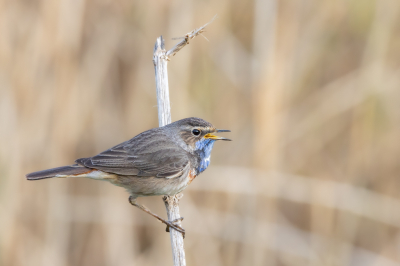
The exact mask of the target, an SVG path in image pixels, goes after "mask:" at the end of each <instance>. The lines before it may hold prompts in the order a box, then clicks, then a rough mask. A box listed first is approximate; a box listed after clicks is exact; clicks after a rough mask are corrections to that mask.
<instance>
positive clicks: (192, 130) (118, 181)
mask: <svg viewBox="0 0 400 266" xmlns="http://www.w3.org/2000/svg"><path fill="white" fill-rule="evenodd" d="M219 132H230V130H223V129H216V128H215V127H214V126H213V125H212V124H211V123H209V122H207V121H205V120H203V119H201V118H197V117H189V118H185V119H181V120H178V121H176V122H173V123H170V124H168V125H165V126H162V127H157V128H153V129H150V130H147V131H144V132H142V133H140V134H139V135H137V136H135V137H133V138H132V139H130V140H128V141H125V142H122V143H120V144H118V145H116V146H114V147H112V148H110V149H108V150H105V151H103V152H101V153H99V154H97V155H95V156H93V157H88V158H80V159H77V160H76V161H75V164H72V165H68V166H61V167H57V168H52V169H47V170H42V171H38V172H33V173H30V174H27V175H26V178H27V179H28V180H41V179H47V178H69V177H84V178H90V179H95V180H102V181H108V182H110V183H111V184H113V185H116V186H119V187H123V188H125V189H126V190H127V191H128V193H129V202H130V204H132V205H133V206H135V207H138V208H139V209H141V210H142V211H144V212H146V213H148V214H150V215H152V216H153V217H155V218H156V219H158V220H159V221H161V222H162V223H164V224H166V226H167V228H166V230H167V232H169V228H173V229H175V230H177V231H179V232H181V233H182V234H183V236H185V230H184V229H183V228H182V227H181V226H179V225H178V224H177V221H178V220H182V219H183V217H181V218H179V219H176V220H174V221H166V220H164V219H162V218H161V217H160V216H158V215H157V214H155V213H153V212H152V211H150V210H149V209H148V208H147V207H145V206H144V205H141V204H140V203H138V202H137V198H139V197H146V196H157V195H166V196H172V195H176V194H178V193H180V192H182V191H183V190H184V189H185V188H186V187H187V186H188V185H189V184H190V183H191V182H192V181H193V180H194V179H195V178H196V177H197V176H198V175H199V174H201V173H202V172H204V171H205V170H206V169H207V168H208V166H209V165H210V157H211V150H212V149H213V146H214V143H215V142H216V141H218V140H223V141H230V139H227V138H224V137H219V136H217V135H215V133H219Z"/></svg>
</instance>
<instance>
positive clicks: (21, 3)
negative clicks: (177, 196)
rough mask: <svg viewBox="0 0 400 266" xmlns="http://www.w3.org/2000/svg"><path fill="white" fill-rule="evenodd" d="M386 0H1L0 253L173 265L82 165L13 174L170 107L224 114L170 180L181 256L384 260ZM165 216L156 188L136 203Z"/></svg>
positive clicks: (160, 236)
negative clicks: (66, 173) (164, 103)
mask: <svg viewBox="0 0 400 266" xmlns="http://www.w3.org/2000/svg"><path fill="white" fill-rule="evenodd" d="M399 11H400V2H399V1H396V0H375V1H373V0H351V1H345V0H339V1H318V0H304V1H289V0H282V1H278V0H253V1H251V0H248V1H239V0H235V1H228V0H221V1H193V0H172V1H137V0H130V1H127V0H114V1H110V0H90V1H89V0H87V1H85V0H57V1H56V0H42V1H34V0H1V1H0V265H1V266H3V265H4V266H14V265H15V266H17V265H24V266H25V265H27V266H30V265H40V266H64V265H65V266H67V265H74V266H76V265H96V266H98V265H100V266H101V265H122V266H124V265H172V255H171V251H170V242H169V235H168V234H166V233H165V232H164V231H165V227H164V226H163V225H161V224H160V223H158V222H157V221H156V220H155V219H154V218H152V217H150V216H149V215H147V214H145V213H142V212H141V211H140V210H138V209H136V208H134V207H132V206H130V205H129V203H128V201H127V198H128V195H127V193H126V192H125V191H124V190H123V189H121V188H118V187H114V186H111V185H110V184H108V183H102V182H98V181H93V180H78V179H68V180H66V179H58V180H56V179H54V180H43V181H37V182H28V181H26V180H25V177H24V175H25V174H26V173H28V172H32V171H36V170H42V169H46V168H52V167H56V166H61V165H66V164H70V163H72V162H73V161H74V160H75V159H76V158H80V157H88V156H92V155H95V154H96V153H98V152H101V151H103V150H105V149H107V148H109V147H110V146H112V145H115V144H118V143H120V142H122V141H124V140H127V139H129V138H131V137H133V136H135V135H136V134H138V133H140V132H142V131H144V130H147V129H149V128H152V127H156V126H157V107H156V94H155V83H154V69H153V63H152V51H153V45H154V43H155V40H156V38H157V37H158V36H159V35H161V34H162V35H163V36H164V38H165V39H166V47H167V48H171V47H172V45H174V44H175V43H176V42H177V40H172V38H174V37H181V36H184V34H185V33H187V32H189V31H191V30H193V29H194V28H196V27H199V26H201V25H203V24H205V23H206V22H208V21H209V20H211V19H212V17H213V16H214V15H215V14H218V18H217V19H216V20H215V21H214V22H213V23H212V24H211V25H210V26H209V27H208V28H207V32H206V33H205V34H204V35H205V36H206V37H207V39H208V40H209V41H207V40H206V39H204V38H202V37H198V38H196V39H195V40H193V41H191V42H190V45H189V46H187V47H185V48H184V49H183V50H182V51H181V52H179V53H178V54H177V55H176V56H175V57H173V58H172V60H171V62H170V63H169V80H170V90H171V91H170V94H171V104H172V120H174V121H175V120H178V119H181V118H184V117H189V116H198V117H201V118H204V119H206V120H208V121H210V122H212V123H213V124H214V125H216V126H217V127H219V128H227V129H231V130H232V133H230V137H231V138H232V139H233V140H234V141H233V142H230V143H218V144H217V145H216V146H215V148H214V151H213V160H212V161H213V162H212V164H211V167H210V168H209V169H208V170H207V171H206V172H205V173H203V174H202V175H201V176H200V177H199V178H197V179H196V181H195V182H193V183H192V184H191V186H190V187H189V188H188V189H187V190H186V191H185V193H184V195H185V196H184V198H183V199H182V202H181V214H182V216H184V217H185V220H184V223H183V225H184V227H185V228H186V230H187V237H186V239H185V247H186V255H187V263H188V265H215V266H218V265H272V266H274V265H296V266H298V265H315V266H321V265H332V266H334V265H360V266H369V265H379V266H382V265H383V266H386V265H388V266H392V265H400V255H399V254H400V177H399V173H400V140H399V138H400V103H399V101H400V12H399ZM139 201H140V202H141V203H143V204H145V205H147V206H148V207H149V208H150V209H152V210H154V211H155V212H156V213H159V214H160V215H161V216H163V217H165V216H166V214H165V209H164V205H163V202H162V200H161V197H152V198H144V199H140V200H139Z"/></svg>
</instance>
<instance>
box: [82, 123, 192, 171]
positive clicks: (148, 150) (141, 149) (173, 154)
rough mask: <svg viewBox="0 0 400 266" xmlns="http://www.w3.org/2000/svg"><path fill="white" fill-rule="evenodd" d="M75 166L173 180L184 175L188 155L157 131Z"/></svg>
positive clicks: (84, 160) (148, 132) (152, 130)
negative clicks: (172, 178)
mask: <svg viewBox="0 0 400 266" xmlns="http://www.w3.org/2000/svg"><path fill="white" fill-rule="evenodd" d="M76 163H78V164H80V165H84V166H86V167H88V168H94V169H98V170H102V171H104V172H107V173H114V174H118V175H134V176H156V177H165V178H171V177H176V176H179V175H180V174H182V173H183V171H184V170H185V167H186V166H188V164H189V153H188V152H186V151H185V150H184V149H182V148H181V147H180V146H179V145H177V144H175V143H174V142H173V141H172V140H170V138H168V136H166V135H164V133H163V132H162V131H160V130H159V129H158V128H157V129H151V130H149V131H146V132H143V133H142V134H139V135H137V136H136V137H134V138H133V139H131V140H129V141H126V142H123V143H121V144H119V145H117V146H115V147H113V148H111V149H108V150H106V151H104V152H102V153H100V154H98V155H96V156H94V157H91V158H82V159H78V160H76Z"/></svg>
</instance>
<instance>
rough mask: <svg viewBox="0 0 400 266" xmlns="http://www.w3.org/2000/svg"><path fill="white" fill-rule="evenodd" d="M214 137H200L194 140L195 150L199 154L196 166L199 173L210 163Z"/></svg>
mask: <svg viewBox="0 0 400 266" xmlns="http://www.w3.org/2000/svg"><path fill="white" fill-rule="evenodd" d="M214 142H215V140H214V139H202V140H199V141H198V142H196V152H197V153H198V154H199V155H200V159H201V160H200V165H199V166H198V167H197V169H196V170H197V173H199V174H200V173H201V172H203V171H204V170H206V169H207V167H208V166H209V165H210V158H211V150H212V148H213V146H214Z"/></svg>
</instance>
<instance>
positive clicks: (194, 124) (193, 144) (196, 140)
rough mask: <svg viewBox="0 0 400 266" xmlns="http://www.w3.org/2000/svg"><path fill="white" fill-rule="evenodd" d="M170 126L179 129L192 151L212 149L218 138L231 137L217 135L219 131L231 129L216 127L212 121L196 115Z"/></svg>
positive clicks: (180, 134) (181, 136)
mask: <svg viewBox="0 0 400 266" xmlns="http://www.w3.org/2000/svg"><path fill="white" fill-rule="evenodd" d="M168 126H170V127H174V128H176V129H177V130H178V131H179V136H180V138H181V139H182V140H183V141H184V142H185V143H186V144H187V145H188V146H189V147H190V150H192V151H200V150H204V149H210V151H211V149H212V147H213V144H214V142H215V141H217V140H227V141H230V139H227V138H224V137H219V136H217V135H215V134H216V133H219V132H230V130H225V129H216V128H215V127H214V126H213V125H212V124H211V123H209V122H207V121H205V120H203V119H201V118H196V117H190V118H185V119H182V120H179V121H176V122H174V123H171V124H169V125H168Z"/></svg>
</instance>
